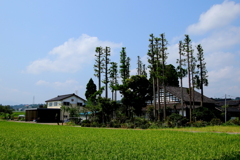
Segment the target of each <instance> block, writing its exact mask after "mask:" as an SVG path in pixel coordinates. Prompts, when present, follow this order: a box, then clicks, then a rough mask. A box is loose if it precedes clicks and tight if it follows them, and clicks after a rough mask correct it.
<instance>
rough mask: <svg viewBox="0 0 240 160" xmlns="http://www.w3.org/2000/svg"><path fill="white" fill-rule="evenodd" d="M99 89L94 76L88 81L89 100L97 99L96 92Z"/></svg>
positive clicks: (86, 94)
mask: <svg viewBox="0 0 240 160" xmlns="http://www.w3.org/2000/svg"><path fill="white" fill-rule="evenodd" d="M96 91H97V87H96V84H95V83H94V82H93V80H92V78H90V80H89V81H88V84H87V87H86V92H85V97H86V99H87V100H91V101H95V99H96V95H94V93H95V92H96Z"/></svg>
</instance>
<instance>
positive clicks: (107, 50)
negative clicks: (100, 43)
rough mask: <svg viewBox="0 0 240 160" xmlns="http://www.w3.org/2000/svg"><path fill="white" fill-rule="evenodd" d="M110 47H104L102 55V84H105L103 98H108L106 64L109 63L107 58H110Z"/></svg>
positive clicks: (107, 70)
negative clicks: (103, 77) (103, 76)
mask: <svg viewBox="0 0 240 160" xmlns="http://www.w3.org/2000/svg"><path fill="white" fill-rule="evenodd" d="M110 52H111V51H110V47H106V48H105V49H104V54H103V62H104V63H103V70H104V71H103V72H104V74H105V79H104V80H103V83H104V84H105V98H108V83H109V80H108V73H109V69H108V64H109V63H110V59H109V58H108V57H109V56H110Z"/></svg>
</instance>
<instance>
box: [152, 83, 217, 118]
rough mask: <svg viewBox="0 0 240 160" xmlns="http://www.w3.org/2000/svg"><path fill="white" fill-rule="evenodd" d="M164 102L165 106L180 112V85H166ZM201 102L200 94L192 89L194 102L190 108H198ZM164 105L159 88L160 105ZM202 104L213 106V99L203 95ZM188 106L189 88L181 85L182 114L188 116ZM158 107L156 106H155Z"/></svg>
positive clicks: (161, 90)
mask: <svg viewBox="0 0 240 160" xmlns="http://www.w3.org/2000/svg"><path fill="white" fill-rule="evenodd" d="M156 103H158V98H157V95H156ZM166 104H167V107H168V108H170V109H172V110H177V111H178V112H179V114H181V113H182V107H181V87H170V86H167V87H166ZM200 104H201V94H200V93H198V92H197V91H194V104H192V108H199V107H201V106H200ZM163 105H164V90H163V88H161V89H160V106H163ZM203 106H204V107H208V108H209V107H211V108H214V107H215V101H214V100H212V99H210V98H208V97H206V96H203ZM189 108H190V98H189V89H188V88H185V87H183V115H184V116H188V114H189V113H188V109H189ZM157 109H158V108H157Z"/></svg>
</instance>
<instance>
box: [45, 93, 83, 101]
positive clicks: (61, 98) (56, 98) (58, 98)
mask: <svg viewBox="0 0 240 160" xmlns="http://www.w3.org/2000/svg"><path fill="white" fill-rule="evenodd" d="M71 96H76V97H78V98H80V99H81V100H83V101H84V102H86V100H85V99H83V98H81V97H79V96H77V95H75V94H74V93H73V94H65V95H59V96H57V97H55V98H52V99H49V100H47V101H45V102H51V101H62V100H64V99H66V98H69V97H71Z"/></svg>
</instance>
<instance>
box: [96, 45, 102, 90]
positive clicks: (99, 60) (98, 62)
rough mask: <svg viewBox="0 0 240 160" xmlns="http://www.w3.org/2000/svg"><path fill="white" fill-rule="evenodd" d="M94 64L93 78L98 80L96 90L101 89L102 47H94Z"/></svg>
mask: <svg viewBox="0 0 240 160" xmlns="http://www.w3.org/2000/svg"><path fill="white" fill-rule="evenodd" d="M95 52H96V53H97V54H95V56H96V59H95V64H94V72H95V74H94V76H95V77H97V78H98V90H100V88H101V73H103V65H104V64H103V54H104V53H103V49H102V47H96V50H95Z"/></svg>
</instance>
